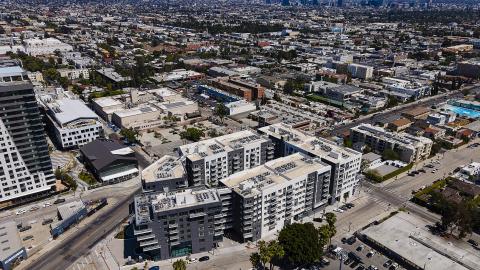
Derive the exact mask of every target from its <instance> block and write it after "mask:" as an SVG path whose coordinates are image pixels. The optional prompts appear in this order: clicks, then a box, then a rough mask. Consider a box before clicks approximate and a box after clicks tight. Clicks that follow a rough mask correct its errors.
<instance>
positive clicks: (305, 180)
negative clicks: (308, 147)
mask: <svg viewBox="0 0 480 270" xmlns="http://www.w3.org/2000/svg"><path fill="white" fill-rule="evenodd" d="M221 183H222V185H224V186H226V187H228V188H230V189H231V190H232V205H233V206H232V207H233V208H232V209H233V213H234V215H233V222H232V228H233V230H234V231H235V232H236V233H237V234H238V235H239V236H240V237H241V239H242V240H243V241H257V240H259V239H261V238H263V237H267V236H271V235H273V234H274V233H278V232H279V231H280V230H281V229H282V228H283V227H284V226H285V225H287V224H291V223H294V222H295V221H298V220H299V219H301V218H302V217H304V216H305V215H306V214H307V213H310V212H312V211H313V210H314V209H316V208H319V207H322V206H326V205H327V204H328V198H329V196H330V195H329V186H330V166H329V165H327V164H326V163H323V162H322V161H320V159H319V158H312V157H309V156H307V155H305V154H300V153H296V154H293V155H290V156H288V157H283V158H278V159H275V160H272V161H269V162H267V163H265V164H264V165H261V166H258V167H255V168H252V169H249V170H245V171H242V172H239V173H236V174H233V175H231V176H229V177H227V178H226V179H223V180H221Z"/></svg>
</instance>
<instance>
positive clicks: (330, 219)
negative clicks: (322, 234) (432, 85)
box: [325, 213, 337, 245]
mask: <svg viewBox="0 0 480 270" xmlns="http://www.w3.org/2000/svg"><path fill="white" fill-rule="evenodd" d="M325 219H326V221H327V224H328V230H329V231H330V233H329V236H330V237H329V238H330V239H329V244H330V245H331V244H332V237H333V236H334V235H335V234H336V233H337V229H336V228H335V222H337V217H336V216H335V214H334V213H326V214H325Z"/></svg>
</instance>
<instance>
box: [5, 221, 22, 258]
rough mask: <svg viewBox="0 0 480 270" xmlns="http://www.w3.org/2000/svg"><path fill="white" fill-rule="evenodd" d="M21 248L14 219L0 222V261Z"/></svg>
mask: <svg viewBox="0 0 480 270" xmlns="http://www.w3.org/2000/svg"><path fill="white" fill-rule="evenodd" d="M22 248H23V245H22V240H21V239H20V234H19V233H18V230H17V223H16V222H15V221H7V222H4V223H2V224H0V261H2V262H3V261H5V260H6V259H7V258H8V257H10V256H11V255H12V254H14V253H16V252H17V251H19V250H20V249H22Z"/></svg>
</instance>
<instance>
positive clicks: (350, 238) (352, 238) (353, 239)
mask: <svg viewBox="0 0 480 270" xmlns="http://www.w3.org/2000/svg"><path fill="white" fill-rule="evenodd" d="M345 242H347V244H349V245H353V244H354V243H355V242H357V238H356V237H355V236H351V237H349V238H348V239H347V240H346V241H345Z"/></svg>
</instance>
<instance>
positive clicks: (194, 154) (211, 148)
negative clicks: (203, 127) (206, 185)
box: [179, 130, 269, 160]
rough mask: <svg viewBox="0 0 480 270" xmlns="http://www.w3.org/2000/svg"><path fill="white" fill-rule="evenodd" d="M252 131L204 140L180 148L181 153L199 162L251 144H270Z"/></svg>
mask: <svg viewBox="0 0 480 270" xmlns="http://www.w3.org/2000/svg"><path fill="white" fill-rule="evenodd" d="M268 141H269V140H268V139H267V138H265V137H262V136H261V135H259V134H258V133H256V132H254V131H252V130H242V131H239V132H235V133H231V134H227V135H223V136H220V137H216V138H211V139H208V140H203V141H199V142H195V143H191V144H187V145H182V146H180V148H179V149H180V153H181V154H182V155H184V156H187V157H188V158H189V159H190V160H199V159H202V158H203V157H205V156H211V155H215V154H218V153H221V152H226V151H231V150H234V149H239V148H242V147H244V146H245V145H248V144H251V143H262V142H268Z"/></svg>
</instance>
